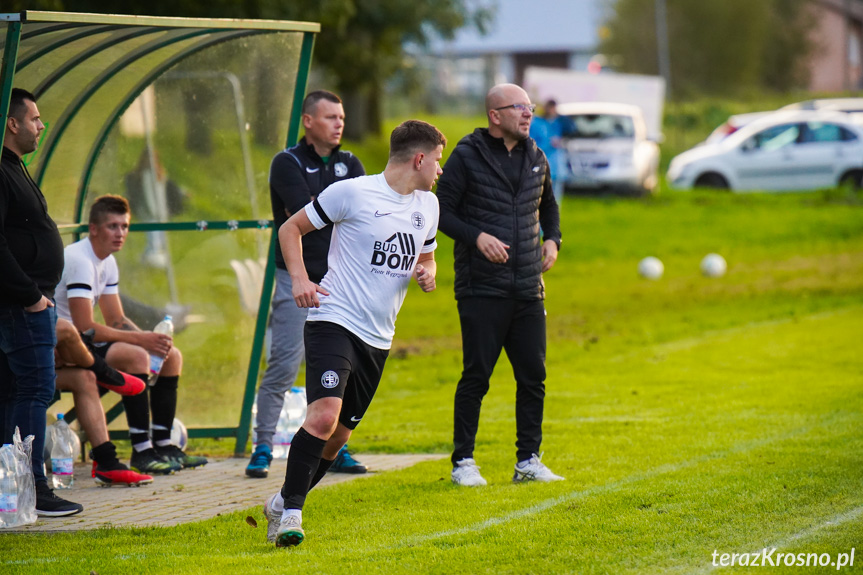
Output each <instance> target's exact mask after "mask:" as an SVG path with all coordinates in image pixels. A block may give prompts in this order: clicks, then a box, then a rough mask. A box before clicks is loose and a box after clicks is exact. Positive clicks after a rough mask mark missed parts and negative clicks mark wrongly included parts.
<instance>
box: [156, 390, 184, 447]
mask: <svg viewBox="0 0 863 575" xmlns="http://www.w3.org/2000/svg"><path fill="white" fill-rule="evenodd" d="M179 380H180V376H179V375H170V376H165V375H160V376H159V379H157V380H156V385H154V386H153V387H151V388H150V409H151V410H152V411H153V443H155V444H156V445H168V444H169V443H170V442H171V427H173V426H174V416H175V414H176V413H177V383H178V382H179Z"/></svg>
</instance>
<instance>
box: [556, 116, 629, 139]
mask: <svg viewBox="0 0 863 575" xmlns="http://www.w3.org/2000/svg"><path fill="white" fill-rule="evenodd" d="M569 119H570V120H572V123H573V131H572V132H570V133H569V134H567V136H569V137H570V138H633V137H634V136H635V126H634V125H633V122H632V117H631V116H621V115H617V114H574V115H571V116H569Z"/></svg>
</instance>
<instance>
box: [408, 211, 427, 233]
mask: <svg viewBox="0 0 863 575" xmlns="http://www.w3.org/2000/svg"><path fill="white" fill-rule="evenodd" d="M411 224H413V226H414V227H415V228H416V229H418V230H421V229H423V228H424V227H425V225H426V218H425V216H424V215H422V214H421V213H419V212H414V213H412V214H411Z"/></svg>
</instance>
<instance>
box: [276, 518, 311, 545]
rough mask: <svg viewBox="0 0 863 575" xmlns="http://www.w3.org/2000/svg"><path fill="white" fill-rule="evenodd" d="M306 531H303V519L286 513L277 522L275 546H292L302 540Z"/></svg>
mask: <svg viewBox="0 0 863 575" xmlns="http://www.w3.org/2000/svg"><path fill="white" fill-rule="evenodd" d="M305 536H306V532H305V531H303V521H302V519H300V518H299V517H297V516H296V515H288V516H287V517H285V518H284V519H282V521H281V523H280V524H279V532H278V533H277V534H276V547H293V546H294V545H299V544H300V543H302V542H303V539H304V538H305Z"/></svg>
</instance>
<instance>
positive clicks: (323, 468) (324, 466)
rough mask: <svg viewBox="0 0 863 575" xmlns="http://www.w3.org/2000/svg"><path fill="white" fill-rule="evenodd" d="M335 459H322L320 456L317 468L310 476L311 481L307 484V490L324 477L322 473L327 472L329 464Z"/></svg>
mask: <svg viewBox="0 0 863 575" xmlns="http://www.w3.org/2000/svg"><path fill="white" fill-rule="evenodd" d="M335 462H336V460H335V459H324V458H323V457H322V458H321V462H320V463H318V470H317V471H315V475H314V476H313V477H312V482H311V483H310V484H309V491H311V490H312V488H313V487H314V486H315V485H317V484H318V483H319V482H320V480H321V479H323V478H324V475H326V474H327V471H328V470H329V469H330V466H331V465H332V464H333V463H335Z"/></svg>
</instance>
